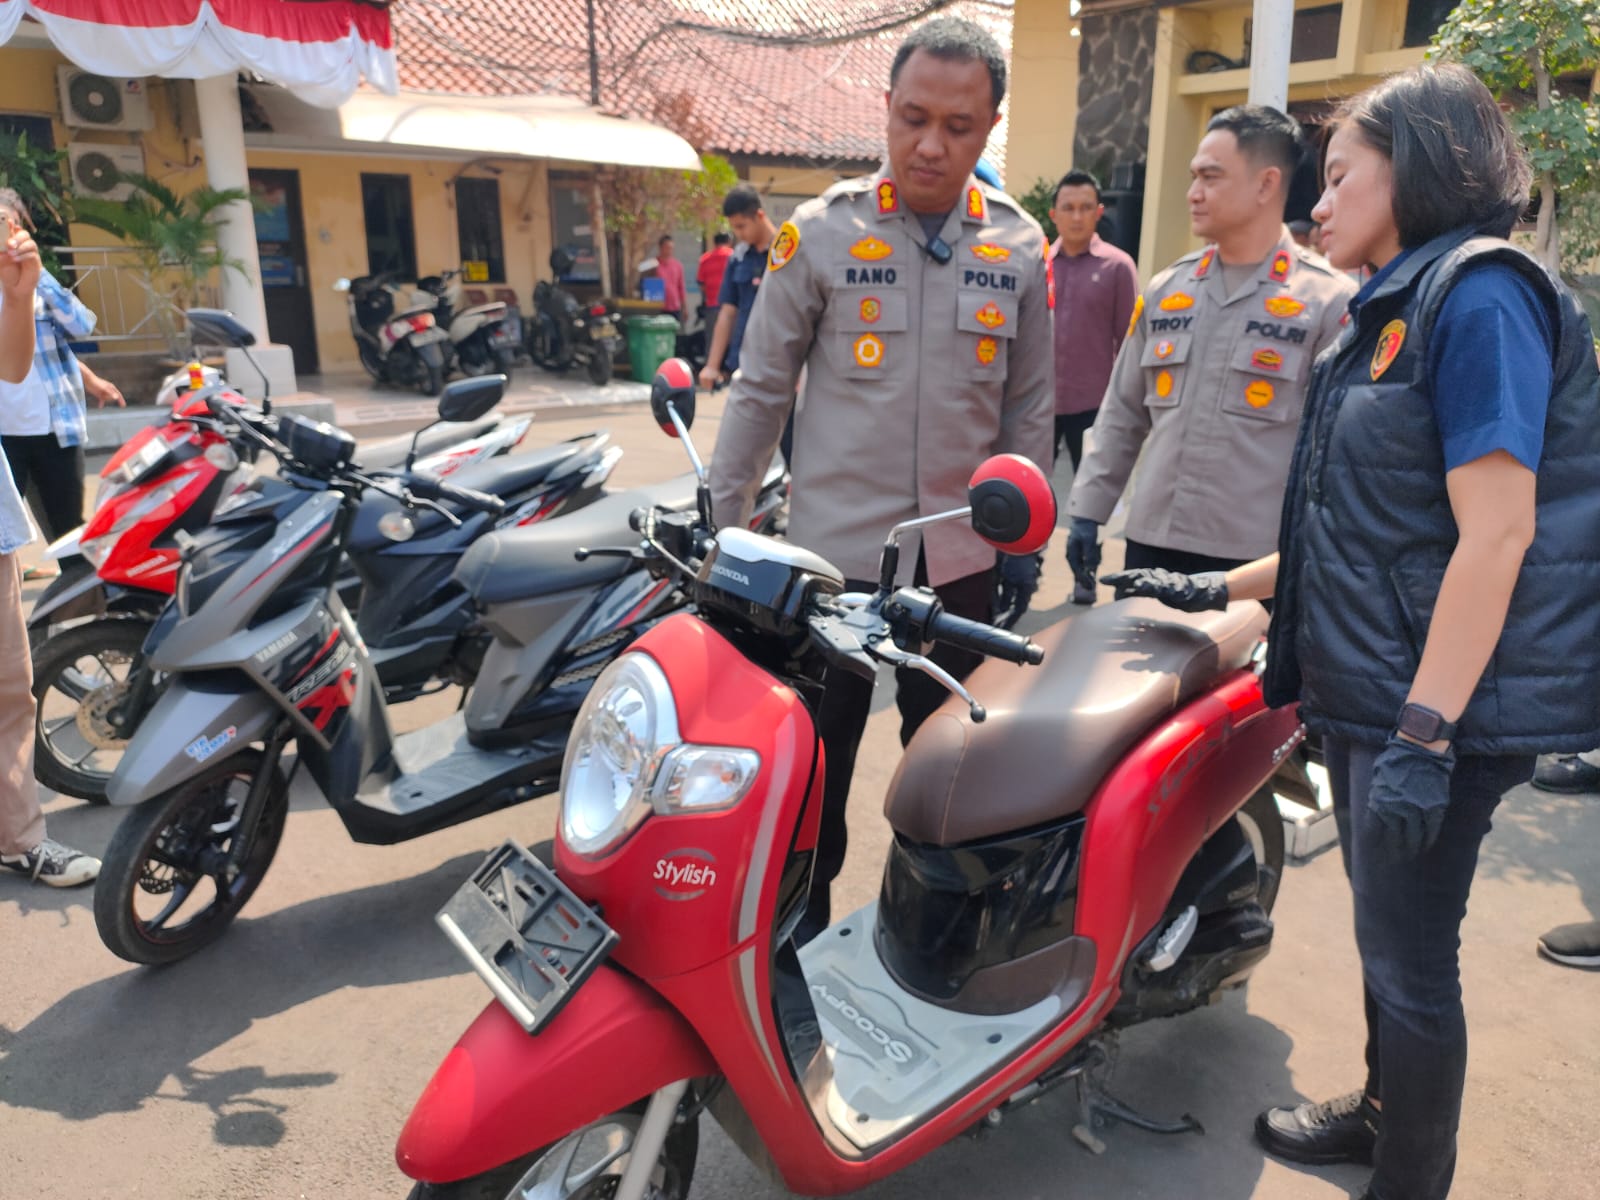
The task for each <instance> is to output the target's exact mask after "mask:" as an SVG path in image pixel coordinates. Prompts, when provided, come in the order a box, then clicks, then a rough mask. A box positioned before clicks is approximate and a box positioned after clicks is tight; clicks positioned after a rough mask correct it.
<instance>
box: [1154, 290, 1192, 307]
mask: <svg viewBox="0 0 1600 1200" xmlns="http://www.w3.org/2000/svg"><path fill="white" fill-rule="evenodd" d="M1160 307H1161V311H1162V312H1182V311H1183V310H1184V309H1186V308H1193V307H1194V297H1193V296H1191V295H1189V293H1188V292H1173V293H1172V295H1170V296H1164V297H1162V300H1161V306H1160Z"/></svg>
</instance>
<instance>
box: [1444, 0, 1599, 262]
mask: <svg viewBox="0 0 1600 1200" xmlns="http://www.w3.org/2000/svg"><path fill="white" fill-rule="evenodd" d="M1431 53H1432V56H1433V57H1435V58H1439V59H1447V60H1450V61H1454V62H1459V63H1462V64H1464V65H1465V66H1466V67H1468V68H1469V69H1470V70H1472V71H1473V72H1474V73H1475V74H1476V75H1477V76H1478V77H1479V78H1480V79H1482V80H1483V82H1484V83H1485V84H1486V85H1487V86H1488V88H1489V90H1490V91H1492V92H1494V93H1495V95H1496V96H1497V97H1498V98H1499V99H1500V100H1501V102H1502V103H1506V104H1509V105H1511V106H1512V107H1511V120H1512V123H1513V124H1514V125H1515V127H1516V129H1517V132H1518V134H1520V135H1521V137H1522V140H1523V143H1524V145H1526V147H1527V149H1528V157H1529V159H1530V161H1531V162H1532V165H1533V170H1534V180H1535V184H1536V187H1537V190H1538V195H1539V217H1538V225H1537V234H1536V249H1537V252H1538V254H1539V256H1540V257H1541V258H1542V259H1543V260H1544V261H1545V263H1546V264H1547V265H1548V266H1549V267H1550V268H1551V269H1552V270H1557V269H1559V268H1560V266H1561V233H1560V229H1559V227H1558V226H1557V223H1556V217H1557V212H1558V203H1560V204H1570V203H1573V202H1577V201H1579V200H1580V198H1582V197H1584V196H1585V194H1586V193H1592V192H1594V191H1596V190H1600V99H1596V98H1595V97H1594V96H1593V95H1589V96H1583V95H1577V94H1569V93H1568V92H1566V91H1564V90H1563V88H1562V86H1561V82H1560V81H1561V78H1562V76H1567V75H1575V74H1582V75H1583V76H1584V77H1585V79H1586V82H1585V84H1584V85H1583V86H1584V90H1588V91H1591V92H1592V90H1593V87H1592V84H1590V83H1588V82H1587V80H1588V79H1589V78H1592V76H1593V73H1594V71H1595V69H1596V68H1597V67H1600V4H1596V3H1595V0H1462V3H1461V4H1460V5H1459V6H1457V8H1456V9H1455V11H1454V12H1452V13H1451V14H1450V16H1449V17H1448V18H1447V19H1446V21H1445V22H1444V24H1443V25H1441V26H1440V27H1439V31H1438V33H1437V34H1435V35H1434V42H1433V50H1432V52H1431ZM1530 99H1531V103H1530Z"/></svg>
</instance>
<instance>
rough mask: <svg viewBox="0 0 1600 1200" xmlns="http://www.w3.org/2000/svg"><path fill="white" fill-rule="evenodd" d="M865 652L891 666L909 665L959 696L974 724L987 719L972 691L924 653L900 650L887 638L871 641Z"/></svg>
mask: <svg viewBox="0 0 1600 1200" xmlns="http://www.w3.org/2000/svg"><path fill="white" fill-rule="evenodd" d="M867 653H869V654H871V655H872V656H873V657H874V658H877V659H881V660H882V661H883V662H886V663H890V664H892V665H893V666H896V667H910V668H911V669H912V670H913V671H921V672H922V673H923V674H924V675H926V676H928V677H929V678H930V679H932V680H933V681H934V682H935V683H938V684H939V685H940V686H942V687H943V688H944V689H945V691H947V692H949V693H950V694H951V695H954V696H959V697H960V698H961V700H962V702H963V703H964V704H965V705H966V706H967V711H968V712H970V713H971V714H972V723H973V724H974V725H982V724H983V723H984V721H986V720H988V718H989V710H988V709H986V708H984V707H983V705H981V704H979V703H978V702H977V701H976V700H974V699H973V698H972V693H971V692H969V691H967V689H966V688H965V687H963V686H962V684H961V681H960V680H958V679H957V678H956V677H955V676H954V675H952V674H950V672H949V671H946V670H945V669H944V668H943V667H941V666H940V665H939V664H938V663H936V662H934V661H933V659H931V658H928V657H926V656H925V655H921V654H912V653H911V652H909V651H907V650H902V649H900V647H899V646H896V645H895V644H894V643H893V642H891V641H889V640H888V639H887V638H884V639H881V640H875V641H873V642H872V643H871V644H870V645H868V647H867Z"/></svg>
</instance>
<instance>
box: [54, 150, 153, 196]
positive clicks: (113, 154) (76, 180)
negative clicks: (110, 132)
mask: <svg viewBox="0 0 1600 1200" xmlns="http://www.w3.org/2000/svg"><path fill="white" fill-rule="evenodd" d="M67 166H68V168H69V169H70V170H71V171H72V190H73V191H74V192H75V193H76V194H78V195H79V196H93V197H94V198H95V199H97V200H126V199H128V197H130V196H131V195H133V187H132V185H131V184H127V183H124V182H123V181H122V177H123V176H124V175H143V174H144V150H143V149H142V148H141V147H139V146H99V145H96V144H95V143H93V142H74V143H73V144H72V145H70V146H68V147H67Z"/></svg>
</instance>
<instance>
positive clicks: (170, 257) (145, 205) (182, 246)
mask: <svg viewBox="0 0 1600 1200" xmlns="http://www.w3.org/2000/svg"><path fill="white" fill-rule="evenodd" d="M122 181H123V182H124V183H127V184H129V185H131V186H132V188H133V194H132V195H131V196H130V197H129V198H128V199H127V200H125V201H114V200H101V199H92V198H83V197H80V198H79V199H78V200H77V203H76V206H75V207H76V216H77V220H78V221H79V222H81V223H82V224H85V225H92V226H93V227H94V228H96V229H103V230H105V232H107V233H109V234H111V235H113V236H114V237H116V238H118V239H120V240H121V241H122V242H124V243H125V244H126V245H127V247H128V249H129V251H130V252H131V253H132V254H133V256H134V260H135V262H136V264H137V266H138V270H139V274H140V276H141V283H142V284H143V286H144V288H145V291H146V292H147V293H148V294H149V298H150V304H151V307H152V309H153V310H154V312H155V314H156V319H157V321H158V322H159V324H160V327H161V331H162V333H163V335H164V336H165V337H166V339H167V343H168V347H169V349H170V351H171V353H172V354H173V356H174V357H177V358H182V357H183V356H184V354H185V351H186V350H187V345H186V343H187V335H186V334H185V333H184V332H183V331H182V330H181V329H180V324H179V318H180V316H181V314H182V313H183V311H184V310H185V309H188V308H194V307H195V306H196V305H197V303H198V302H199V300H200V297H201V292H202V290H203V289H204V288H205V287H206V286H207V284H208V282H209V281H210V279H211V277H212V275H213V274H215V273H216V272H219V271H229V270H232V271H238V272H239V273H240V274H241V275H242V274H244V271H245V265H244V263H242V262H240V261H239V260H238V259H236V258H231V257H229V256H228V255H226V254H225V253H223V251H222V250H221V249H219V248H218V246H217V227H218V226H219V225H221V224H222V223H223V222H224V221H226V220H227V219H228V216H227V214H226V213H225V212H224V211H223V210H224V209H225V208H226V207H227V206H228V205H230V204H233V203H235V202H237V201H241V200H243V201H246V202H249V201H250V194H249V193H248V192H246V191H245V190H244V189H242V188H227V189H223V190H218V189H216V188H212V187H202V188H197V189H196V190H194V191H192V192H190V193H188V194H187V195H184V196H179V195H178V194H177V193H176V192H174V191H173V190H172V189H171V188H169V187H167V186H166V185H165V184H164V183H161V182H160V181H159V180H156V179H152V178H151V177H150V176H148V175H133V174H129V175H124V176H123V177H122Z"/></svg>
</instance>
